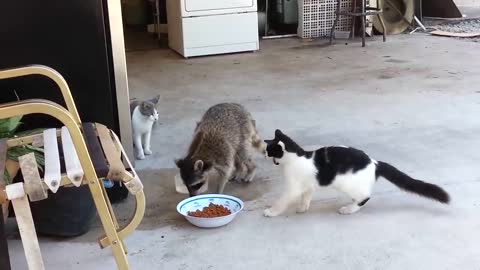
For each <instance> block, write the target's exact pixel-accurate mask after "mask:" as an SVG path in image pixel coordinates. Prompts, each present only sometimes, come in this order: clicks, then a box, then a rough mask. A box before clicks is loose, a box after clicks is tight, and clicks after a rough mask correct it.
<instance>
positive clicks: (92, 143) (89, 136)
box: [82, 123, 108, 178]
mask: <svg viewBox="0 0 480 270" xmlns="http://www.w3.org/2000/svg"><path fill="white" fill-rule="evenodd" d="M82 128H83V136H84V138H85V143H86V144H87V148H88V152H89V154H90V158H91V159H92V163H93V167H94V168H95V172H97V176H98V177H99V178H104V177H107V175H108V163H107V160H106V159H105V155H104V154H103V150H102V146H101V145H100V142H99V141H98V137H97V134H96V132H95V128H94V125H93V124H92V123H83V124H82Z"/></svg>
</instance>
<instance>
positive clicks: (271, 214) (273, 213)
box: [263, 208, 279, 217]
mask: <svg viewBox="0 0 480 270" xmlns="http://www.w3.org/2000/svg"><path fill="white" fill-rule="evenodd" d="M278 214H279V213H277V212H276V211H275V210H274V209H272V208H267V209H265V210H264V211H263V215H264V216H266V217H276V216H278Z"/></svg>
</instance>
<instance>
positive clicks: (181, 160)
mask: <svg viewBox="0 0 480 270" xmlns="http://www.w3.org/2000/svg"><path fill="white" fill-rule="evenodd" d="M175 164H176V165H177V167H178V168H180V167H182V165H183V159H175Z"/></svg>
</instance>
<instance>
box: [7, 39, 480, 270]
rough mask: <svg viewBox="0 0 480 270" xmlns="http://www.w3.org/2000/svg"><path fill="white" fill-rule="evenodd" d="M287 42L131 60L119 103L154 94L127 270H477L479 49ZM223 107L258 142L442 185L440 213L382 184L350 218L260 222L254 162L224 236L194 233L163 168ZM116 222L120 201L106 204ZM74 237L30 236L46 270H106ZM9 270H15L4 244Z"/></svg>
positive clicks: (329, 212)
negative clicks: (245, 112)
mask: <svg viewBox="0 0 480 270" xmlns="http://www.w3.org/2000/svg"><path fill="white" fill-rule="evenodd" d="M323 43H324V42H323V41H319V42H314V43H303V42H301V41H299V40H296V39H287V40H270V41H264V42H262V44H261V45H262V46H261V51H260V52H258V53H245V54H233V55H226V56H216V57H201V58H194V59H190V60H184V59H181V58H180V57H179V56H178V55H176V54H174V53H173V52H171V51H168V50H152V51H141V52H134V53H129V54H128V55H127V60H128V72H129V83H130V89H131V95H132V96H133V97H137V98H146V97H150V96H153V95H154V94H156V93H160V94H161V95H162V100H161V103H160V106H159V111H160V124H159V125H158V126H157V127H156V129H155V131H154V133H155V134H154V136H153V138H152V140H153V150H154V152H155V153H154V155H153V156H151V157H149V158H148V159H147V160H145V161H141V162H137V167H138V170H139V172H140V175H141V177H142V180H143V182H144V183H145V186H146V189H145V190H146V195H147V204H148V205H147V212H146V216H145V220H144V222H143V224H142V225H141V228H140V229H139V230H138V231H137V232H136V233H135V234H134V235H132V236H131V237H129V238H128V239H127V241H126V242H127V247H128V249H129V252H130V253H129V255H128V256H129V260H130V264H131V266H132V269H145V270H154V269H169V270H171V269H172V270H173V269H182V270H185V269H195V270H199V269H230V270H237V269H238V270H240V269H241V270H243V269H357V270H358V269H465V270H467V269H477V270H478V269H480V249H479V248H478V239H479V238H480V216H479V215H478V213H479V211H480V197H479V196H478V190H480V177H479V175H478V164H480V152H479V151H478V149H480V139H479V138H478V134H479V133H480V117H478V115H480V88H479V86H480V54H479V53H478V51H479V50H480V44H478V43H474V42H469V41H463V40H457V39H449V38H441V37H431V36H425V35H423V34H418V35H413V36H409V35H399V36H394V37H393V36H392V37H389V39H388V42H387V43H382V42H380V41H378V40H377V41H369V42H368V43H367V47H366V48H362V47H361V46H360V45H359V44H358V43H354V44H352V43H350V44H348V46H346V45H345V44H344V42H341V41H339V42H337V44H336V45H335V46H325V45H324V44H323ZM221 101H235V102H240V103H242V104H244V105H245V106H246V107H247V108H248V109H249V110H250V111H251V112H252V114H253V116H254V117H255V118H256V120H257V123H258V126H259V131H260V133H261V134H262V135H263V136H264V137H265V138H271V137H272V136H273V131H274V129H275V128H280V129H282V130H283V131H284V132H286V133H287V134H289V135H291V136H292V137H293V138H294V139H296V140H297V141H298V142H299V143H300V144H301V145H303V146H305V147H306V148H314V147H317V146H319V145H329V144H344V145H351V146H354V147H358V148H361V149H364V150H365V151H366V152H368V153H369V154H370V155H371V156H372V157H373V158H375V159H378V160H384V161H388V162H391V163H393V164H395V165H396V166H397V167H399V168H400V169H402V170H404V171H406V172H408V173H409V174H411V175H412V176H415V177H417V178H420V179H426V180H429V181H431V182H433V183H436V184H439V185H441V186H442V187H444V188H445V189H446V190H447V191H448V192H450V194H451V196H452V203H451V205H449V206H443V205H439V204H437V203H435V202H431V201H428V200H425V199H422V198H419V197H417V196H414V195H410V194H406V193H404V192H401V191H399V190H398V189H397V188H396V187H394V186H393V185H392V184H390V183H389V182H387V181H384V180H380V181H379V182H378V185H377V186H376V189H375V192H374V195H373V196H372V199H371V200H370V202H369V203H368V204H367V206H366V207H365V208H364V209H362V211H360V212H359V213H357V214H355V215H351V216H341V215H339V214H337V212H336V210H337V209H338V208H339V207H340V206H342V205H343V204H345V203H347V202H348V199H347V198H345V197H343V196H342V195H341V194H338V193H336V192H334V191H325V192H323V193H317V194H316V196H315V199H314V201H313V202H312V207H311V209H310V210H309V212H307V213H305V214H301V215H299V214H295V213H293V212H289V213H287V214H286V215H284V216H280V217H277V218H264V217H263V216H262V211H263V209H264V208H265V207H266V206H267V205H268V204H269V203H270V201H271V200H272V199H273V198H275V197H276V194H278V191H279V189H280V188H281V182H282V180H281V177H280V172H279V169H278V168H276V167H274V166H273V165H272V164H271V162H267V161H265V160H264V159H263V158H262V157H258V163H259V167H260V171H259V173H258V176H257V179H256V180H255V182H253V183H251V184H249V185H242V184H231V185H229V186H227V190H226V192H227V193H229V194H234V195H236V196H239V197H240V198H242V199H243V200H245V201H246V209H245V211H244V212H242V213H241V214H240V215H239V216H238V218H237V219H236V220H235V221H234V222H233V223H231V224H229V225H228V226H226V227H223V228H219V229H212V230H204V229H198V228H195V227H192V226H191V225H190V224H188V223H187V222H186V221H184V220H183V219H182V218H181V217H179V216H178V215H177V214H176V212H175V205H176V203H177V202H178V201H179V200H181V199H182V198H183V196H182V195H179V194H176V193H174V188H173V182H172V181H173V180H172V179H173V177H172V176H173V175H174V173H175V169H174V163H173V159H174V158H176V157H181V156H182V155H183V154H184V153H185V151H186V148H187V147H188V143H189V141H190V139H191V134H192V132H193V129H194V126H195V121H196V120H198V119H199V118H200V117H201V114H202V113H203V112H204V111H205V110H206V109H207V108H208V107H209V106H211V105H213V104H215V103H217V102H221ZM115 207H116V209H117V210H118V211H119V212H120V214H119V215H120V216H125V215H124V214H126V212H128V209H129V208H130V205H129V204H128V202H126V203H121V204H119V205H116V206H115ZM98 234H99V227H98V225H96V226H95V228H94V229H93V230H92V231H91V232H90V233H88V234H87V235H85V236H82V237H79V238H77V239H73V240H63V241H58V240H55V239H49V238H42V239H41V246H42V248H43V255H44V258H45V261H46V265H47V269H49V270H56V269H58V270H60V269H61V270H66V269H72V270H74V269H75V270H76V269H82V270H83V269H91V270H96V269H114V268H115V267H114V263H113V259H112V257H111V256H110V251H109V250H108V249H107V250H100V249H98V247H97V246H96V244H95V242H94V240H95V238H96V237H97V236H98ZM9 244H10V247H11V249H10V250H11V255H12V264H13V266H14V269H26V268H25V262H24V257H23V253H22V252H23V251H22V250H21V243H20V241H18V240H15V239H12V240H10V242H9Z"/></svg>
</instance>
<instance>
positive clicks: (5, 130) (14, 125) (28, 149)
mask: <svg viewBox="0 0 480 270" xmlns="http://www.w3.org/2000/svg"><path fill="white" fill-rule="evenodd" d="M21 120H22V116H15V117H11V118H6V119H0V139H3V138H15V137H18V136H25V135H29V134H34V133H36V132H37V131H38V130H34V131H26V132H22V133H16V131H17V129H18V127H19V126H20V125H21ZM32 152H33V153H34V155H35V159H36V160H37V165H38V168H39V169H40V170H43V167H44V166H45V158H44V152H43V149H42V148H39V147H34V146H32V145H22V146H15V147H12V148H9V149H8V151H7V159H9V160H13V161H17V162H18V158H19V157H21V156H23V155H26V154H28V153H32ZM4 179H5V182H6V183H7V184H10V183H11V180H12V179H11V177H10V175H9V174H8V172H7V170H5V172H4Z"/></svg>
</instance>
